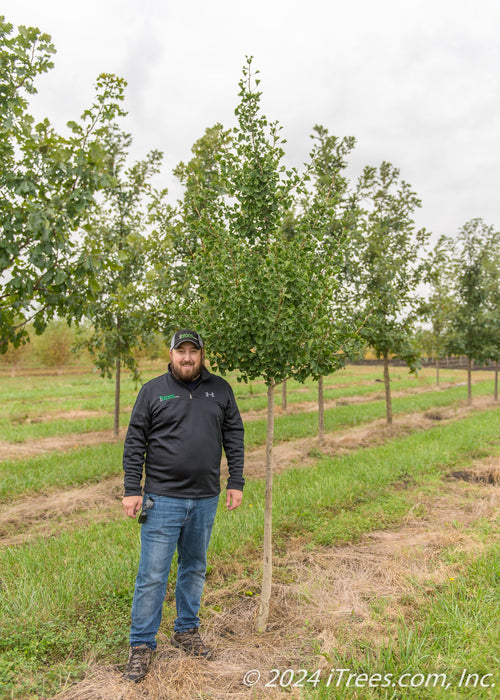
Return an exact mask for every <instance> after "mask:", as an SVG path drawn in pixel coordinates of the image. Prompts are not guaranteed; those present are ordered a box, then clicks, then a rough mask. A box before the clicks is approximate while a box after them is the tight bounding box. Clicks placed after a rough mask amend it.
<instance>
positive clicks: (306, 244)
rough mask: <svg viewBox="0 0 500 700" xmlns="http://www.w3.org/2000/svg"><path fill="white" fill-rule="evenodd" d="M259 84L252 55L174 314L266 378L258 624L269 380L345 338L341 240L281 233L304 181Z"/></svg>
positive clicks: (267, 546)
mask: <svg viewBox="0 0 500 700" xmlns="http://www.w3.org/2000/svg"><path fill="white" fill-rule="evenodd" d="M258 84H259V80H258V79H256V80H255V81H254V76H253V74H252V70H251V59H248V61H247V64H246V66H245V67H244V69H243V78H242V79H241V81H240V93H239V95H240V103H239V105H238V107H237V109H236V116H237V120H238V124H237V126H236V127H235V128H234V129H233V131H232V133H231V135H230V136H231V139H230V141H227V142H225V143H224V144H222V145H221V148H220V150H219V152H218V153H217V155H216V163H217V177H216V178H215V179H213V180H212V182H216V186H214V187H212V188H211V189H209V190H208V192H207V191H206V190H204V189H203V188H201V189H200V190H199V191H198V190H197V189H196V188H194V190H192V191H191V192H190V193H189V197H190V199H189V202H186V200H185V201H184V207H183V209H182V215H183V218H184V217H187V216H189V217H190V218H189V231H190V233H189V236H188V237H187V244H188V247H189V250H188V256H187V258H186V259H185V261H184V264H185V279H190V280H191V283H192V284H191V286H190V287H189V289H187V290H186V291H187V293H186V296H185V297H184V298H183V299H182V303H181V304H180V308H179V319H180V320H182V322H183V323H186V324H188V323H189V324H196V326H197V328H199V329H200V332H201V333H202V335H203V336H204V339H205V340H206V346H207V352H208V355H209V359H210V362H211V365H212V366H213V367H214V368H215V369H216V370H219V371H220V372H221V373H223V374H224V373H225V372H227V371H231V370H237V371H238V372H239V374H240V378H241V379H243V380H244V381H249V380H250V381H251V380H253V379H256V378H257V377H263V378H264V381H265V383H266V385H267V398H268V401H267V416H268V428H267V441H266V496H265V518H264V571H263V583H262V594H261V599H260V607H259V612H258V616H257V629H259V630H263V629H265V627H266V624H267V619H268V614H269V601H270V595H271V582H272V498H273V496H272V476H273V435H274V388H275V386H276V384H278V383H280V382H282V381H283V380H284V379H286V378H288V377H294V378H296V379H298V380H299V381H303V380H304V379H305V378H306V377H307V376H310V375H311V374H313V373H315V372H319V373H321V372H322V371H324V370H325V369H326V367H327V362H326V361H325V363H324V364H323V365H321V366H320V365H319V364H318V359H317V358H326V357H330V358H332V364H331V366H330V369H331V368H333V367H334V365H335V363H334V361H333V358H334V357H335V350H337V349H338V346H339V345H340V343H341V341H340V339H339V338H338V337H336V336H335V334H334V328H335V327H334V326H332V324H331V312H330V309H331V306H332V300H333V298H334V295H335V287H336V277H335V275H336V271H337V268H338V263H337V258H338V255H337V250H338V247H339V241H338V238H337V237H336V236H335V235H326V234H325V232H324V229H323V228H322V227H319V226H317V227H315V228H311V229H309V228H308V227H307V226H305V225H301V226H299V227H298V230H297V231H296V233H295V235H293V236H287V235H286V233H285V230H284V226H283V223H284V220H285V218H286V217H287V216H289V215H290V212H291V211H292V209H293V205H294V201H295V202H296V201H297V198H298V197H300V196H302V195H303V194H305V188H304V184H303V180H301V178H300V177H299V175H298V173H297V171H296V170H294V169H290V170H287V169H286V167H285V165H284V163H283V161H284V150H283V143H284V142H283V140H282V139H281V137H280V127H279V126H278V124H277V123H270V122H268V120H267V119H266V117H265V116H263V115H262V113H261V111H260V96H261V93H260V92H259V91H258V89H257V87H258ZM196 167H197V163H196V162H195V163H193V164H192V167H191V165H190V166H188V169H187V171H186V174H185V175H184V183H185V184H186V182H188V180H187V179H186V178H187V173H191V172H193V171H194V170H195V169H196ZM198 199H199V201H200V203H203V204H204V205H205V208H203V207H201V206H198ZM188 205H189V208H188V209H187V211H186V207H187V206H188ZM191 212H196V215H194V216H191ZM184 220H185V218H184ZM304 220H305V219H304ZM184 228H185V226H183V225H182V226H180V227H179V231H183V230H184ZM184 244H186V239H185V240H184ZM180 245H182V243H181V244H180ZM318 376H319V375H318Z"/></svg>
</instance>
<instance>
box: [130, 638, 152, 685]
mask: <svg viewBox="0 0 500 700" xmlns="http://www.w3.org/2000/svg"><path fill="white" fill-rule="evenodd" d="M152 656H153V650H152V649H151V648H150V647H148V645H147V644H140V645H139V646H137V647H130V650H129V653H128V661H127V665H126V666H125V671H124V672H123V677H124V678H126V679H127V680H128V681H136V682H137V681H140V680H142V679H143V678H144V676H145V675H146V673H147V672H148V671H149V666H150V665H151V657H152Z"/></svg>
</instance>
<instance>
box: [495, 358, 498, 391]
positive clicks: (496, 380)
mask: <svg viewBox="0 0 500 700" xmlns="http://www.w3.org/2000/svg"><path fill="white" fill-rule="evenodd" d="M495 401H498V360H497V361H496V362H495Z"/></svg>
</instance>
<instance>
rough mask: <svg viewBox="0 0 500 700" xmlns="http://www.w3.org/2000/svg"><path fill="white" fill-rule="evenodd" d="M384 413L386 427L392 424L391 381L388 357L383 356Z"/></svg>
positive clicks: (386, 354)
mask: <svg viewBox="0 0 500 700" xmlns="http://www.w3.org/2000/svg"><path fill="white" fill-rule="evenodd" d="M384 384H385V413H386V417H387V425H391V424H392V400H391V379H390V377H389V355H388V353H385V355H384Z"/></svg>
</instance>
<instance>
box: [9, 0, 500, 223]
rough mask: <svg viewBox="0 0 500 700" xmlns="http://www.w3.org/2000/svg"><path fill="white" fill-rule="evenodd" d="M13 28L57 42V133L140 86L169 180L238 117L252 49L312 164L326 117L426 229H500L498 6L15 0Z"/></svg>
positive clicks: (143, 126)
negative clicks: (107, 99) (409, 193)
mask: <svg viewBox="0 0 500 700" xmlns="http://www.w3.org/2000/svg"><path fill="white" fill-rule="evenodd" d="M0 12H2V13H3V14H5V17H6V19H7V20H8V21H10V22H12V23H14V24H15V25H18V24H27V25H32V26H37V27H39V28H40V29H42V30H43V31H46V32H47V33H49V34H51V35H52V38H53V41H54V43H55V46H56V48H57V55H56V67H55V69H54V70H52V71H51V72H50V73H49V74H48V75H46V76H44V77H43V78H42V79H40V81H39V83H38V87H39V95H38V97H37V101H36V110H37V114H38V115H39V116H41V115H42V114H43V115H44V116H45V115H46V116H48V117H49V118H50V119H51V121H53V122H54V123H55V124H56V125H57V126H58V128H60V129H62V128H63V125H64V124H65V122H66V121H67V120H69V119H72V118H74V117H75V116H78V115H79V114H80V113H81V112H82V111H83V109H84V108H85V107H86V106H87V105H88V104H89V102H90V100H91V98H92V90H93V84H94V81H95V78H96V77H97V75H98V74H99V73H101V72H111V73H116V74H117V75H120V76H122V77H124V78H125V79H126V80H127V81H128V88H127V109H128V111H129V116H128V118H127V123H126V128H127V129H128V130H129V131H130V132H131V133H132V135H133V136H134V144H135V145H134V148H135V151H134V155H135V156H136V157H142V156H143V155H144V154H145V153H146V152H147V151H148V150H150V149H152V148H159V149H161V150H162V151H163V152H164V154H165V167H164V181H165V184H166V185H168V186H169V187H170V189H171V192H172V194H173V195H175V194H176V185H175V181H174V180H173V178H172V176H171V170H172V168H173V167H174V166H175V165H176V164H177V163H178V161H179V160H181V159H186V158H187V157H189V151H190V148H191V145H192V144H193V142H194V141H195V140H196V139H197V138H199V137H200V136H201V135H202V134H203V132H204V130H205V128H206V127H207V126H210V125H212V124H214V123H215V122H218V121H220V122H222V123H223V124H224V125H225V126H231V125H232V124H233V110H234V107H235V106H236V104H237V101H238V97H237V92H238V80H239V78H240V75H241V67H242V65H243V63H244V61H245V56H246V55H253V56H254V57H255V59H254V63H255V67H256V68H258V69H259V70H260V72H261V79H262V82H261V88H262V90H263V92H264V96H263V105H264V109H265V112H266V114H267V115H268V116H269V117H270V118H271V119H273V120H278V121H279V122H280V123H281V124H282V125H283V127H284V131H285V134H286V137H287V139H288V144H287V149H288V150H287V158H288V160H289V162H290V164H294V165H297V166H301V164H302V163H303V162H304V161H305V160H306V159H307V154H308V152H309V148H310V140H309V134H310V133H311V129H312V127H313V126H314V124H323V125H324V126H326V127H327V128H328V129H329V131H330V133H333V134H336V135H338V136H343V135H352V136H355V137H356V139H357V147H356V151H355V153H354V154H353V156H352V159H351V162H352V166H351V172H352V174H353V176H357V175H358V174H359V173H360V172H361V169H362V168H363V167H364V166H365V165H378V164H380V162H381V161H382V160H389V161H390V162H392V163H393V164H394V165H396V166H397V167H398V168H400V170H401V175H402V177H403V178H404V179H405V180H407V181H408V182H409V183H410V184H411V185H412V187H413V188H414V190H415V191H416V192H417V194H418V195H419V197H420V198H421V200H422V209H421V210H420V211H419V213H418V216H417V224H418V225H419V226H425V227H426V228H428V229H429V230H431V231H433V232H434V233H435V235H438V234H441V233H446V234H450V235H453V234H454V233H456V231H457V230H458V228H459V227H460V226H462V225H463V224H464V223H465V222H466V221H467V220H469V219H471V218H473V217H482V218H483V219H484V220H485V221H486V223H488V224H491V225H493V226H495V228H500V209H499V199H500V198H499V193H500V187H499V186H500V175H499V154H500V123H499V111H500V109H499V108H500V90H499V76H500V38H499V27H500V2H499V1H498V0H474V1H472V0H342V1H340V0H308V1H307V2H306V1H305V0H301V1H300V2H299V1H298V0H252V1H251V2H238V0H175V1H172V0H86V2H79V3H77V2H69V1H68V0H3V2H2V6H1V9H0Z"/></svg>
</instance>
